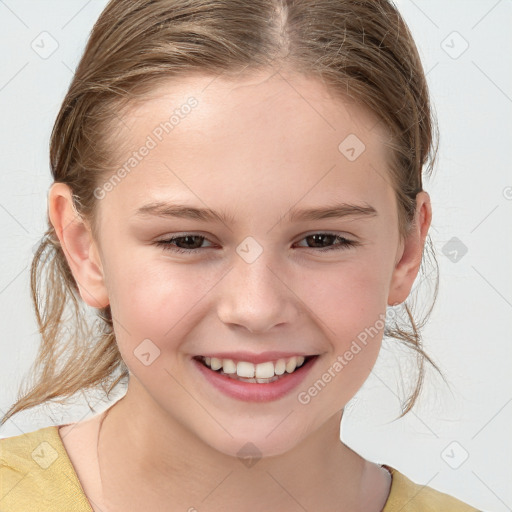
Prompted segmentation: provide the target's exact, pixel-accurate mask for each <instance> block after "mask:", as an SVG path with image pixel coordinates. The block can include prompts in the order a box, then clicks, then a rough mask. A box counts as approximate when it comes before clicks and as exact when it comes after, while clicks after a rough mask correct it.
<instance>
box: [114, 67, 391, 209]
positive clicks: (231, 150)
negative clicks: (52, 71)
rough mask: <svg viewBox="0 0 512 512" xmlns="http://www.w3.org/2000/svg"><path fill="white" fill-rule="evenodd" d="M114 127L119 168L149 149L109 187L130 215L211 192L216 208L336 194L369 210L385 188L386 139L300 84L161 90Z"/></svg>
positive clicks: (363, 112) (262, 78)
mask: <svg viewBox="0 0 512 512" xmlns="http://www.w3.org/2000/svg"><path fill="white" fill-rule="evenodd" d="M122 121H123V122H122V123H120V124H119V133H118V136H117V138H118V140H119V141H120V145H119V147H120V148H122V150H121V151H120V155H119V158H118V159H117V160H118V161H119V165H120V166H121V165H122V164H123V163H126V162H127V161H128V159H129V158H130V155H132V154H133V153H134V152H135V153H137V152H140V151H139V150H140V149H141V148H142V147H143V146H148V144H149V145H150V146H151V149H150V150H149V151H145V153H146V155H145V156H144V157H143V158H139V159H138V161H137V162H136V165H134V166H133V170H130V172H129V174H130V176H129V177H128V178H127V179H125V180H123V183H121V186H119V187H116V188H118V190H119V191H121V190H124V191H125V192H126V196H127V197H128V196H130V201H135V202H137V203H138V204H139V205H140V203H141V201H142V200H143V199H144V198H147V196H148V195H150V196H151V198H155V199H157V198H156V197H155V195H161V196H163V194H167V197H169V194H168V192H170V191H172V192H173V193H174V192H177V191H178V190H179V193H180V198H183V197H184V194H185V195H187V194H188V196H190V197H193V196H194V195H195V196H196V197H197V198H200V197H201V196H203V197H211V195H212V191H213V190H215V193H216V194H217V196H218V197H219V198H220V199H223V200H224V202H225V201H226V200H229V201H232V202H236V201H237V200H241V195H240V194H242V196H243V197H244V198H246V199H247V200H248V201H250V200H251V197H252V195H257V196H258V197H259V201H260V208H261V198H262V196H261V194H262V193H263V192H264V194H265V197H266V198H268V200H269V201H272V200H274V199H275V200H276V201H277V200H278V201H281V202H282V201H283V199H285V200H287V201H292V202H297V201H299V200H301V198H304V199H311V200H315V198H316V197H317V196H318V199H319V200H322V199H323V200H326V199H327V200H329V199H333V200H334V199H335V196H339V195H340V194H341V195H342V196H343V195H347V196H349V195H352V196H353V197H355V196H357V195H359V196H360V198H361V199H365V200H366V202H370V198H371V197H370V196H375V195H378V194H379V193H381V192H379V191H382V190H384V189H386V188H389V185H390V183H389V179H388V178H387V174H388V171H387V161H388V151H389V149H388V148H387V147H386V145H385V142H386V140H388V134H387V132H386V130H385V129H384V128H383V126H382V124H381V123H379V122H378V119H377V117H376V116H375V115H373V113H371V112H370V111H369V110H368V109H366V108H364V107H362V106H360V105H357V104H355V103H354V102H353V101H351V100H350V99H349V98H342V97H334V96H333V94H332V92H331V91H330V90H329V89H327V88H326V87H325V86H324V84H323V83H322V82H321V81H320V80H318V79H314V78H310V77H305V76H302V75H297V74H295V75H290V74H283V73H280V72H274V73H270V72H266V73H260V74H253V75H251V76H246V77H244V78H237V79H231V78H230V79H227V78H223V77H222V76H217V77H215V76H213V77H212V76H205V75H196V76H190V77H187V78H181V79H180V80H179V81H175V80H169V81H168V82H165V83H162V84H160V85H159V86H158V87H157V88H155V89H154V90H153V91H152V93H151V95H150V96H149V97H148V98H147V99H146V100H145V101H143V102H139V103H138V104H136V105H133V106H132V107H131V108H130V109H129V110H127V111H126V112H124V113H123V115H122ZM326 192H327V193H329V194H330V195H331V197H329V198H326V197H325V194H326ZM384 192H385V194H387V196H388V197H389V192H390V191H389V190H387V191H386V190H384ZM364 195H366V197H362V196H364ZM347 199H349V198H348V197H347ZM206 202H207V201H206ZM331 202H332V201H331ZM134 206H135V204H134ZM290 206H291V205H290Z"/></svg>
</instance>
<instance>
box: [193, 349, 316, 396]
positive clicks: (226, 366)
mask: <svg viewBox="0 0 512 512" xmlns="http://www.w3.org/2000/svg"><path fill="white" fill-rule="evenodd" d="M318 358H319V354H314V355H304V356H292V357H287V358H281V359H277V360H274V361H265V362H262V363H259V364H253V363H250V362H248V361H235V360H233V359H226V358H223V359H220V358H216V357H209V356H194V357H193V358H192V360H193V361H194V363H195V366H196V368H197V369H198V370H199V372H200V373H201V374H202V375H203V376H204V377H205V378H206V380H207V382H208V383H210V384H212V385H213V387H214V388H216V389H218V390H220V391H221V392H223V393H224V394H226V395H228V396H231V397H233V398H236V399H239V400H244V401H256V402H263V401H269V400H276V399H278V398H280V397H282V396H284V395H285V394H286V393H288V392H290V391H291V390H292V389H293V388H295V387H297V386H298V385H299V383H300V382H302V380H303V379H304V378H305V377H306V375H307V373H308V372H309V371H310V370H311V368H312V367H313V365H314V364H315V362H316V361H317V359H318Z"/></svg>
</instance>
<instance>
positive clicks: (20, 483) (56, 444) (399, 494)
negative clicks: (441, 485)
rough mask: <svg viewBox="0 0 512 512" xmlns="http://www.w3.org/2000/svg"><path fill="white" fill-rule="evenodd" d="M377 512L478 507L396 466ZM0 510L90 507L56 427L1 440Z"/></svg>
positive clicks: (78, 510) (467, 511) (85, 510)
mask: <svg viewBox="0 0 512 512" xmlns="http://www.w3.org/2000/svg"><path fill="white" fill-rule="evenodd" d="M384 467H385V468H386V469H388V470H389V471H390V472H391V474H392V483H391V490H390V493H389V496H388V499H387V501H386V505H385V507H384V509H383V510H382V512H479V511H478V510H477V509H476V508H473V507H471V506H469V505H467V504H466V503H463V502H462V501H459V500H457V499H456V498H453V497H451V496H449V495H447V494H444V493H441V492H439V491H436V490H435V489H432V488H430V487H424V486H422V485H418V484H416V483H414V482H412V481H411V480H409V479H408V478H407V477H405V476H404V475H403V474H402V473H400V472H399V471H397V470H396V469H394V468H392V467H390V466H387V465H384ZM0 510H1V511H2V512H92V507H91V505H90V503H89V501H88V500H87V497H86V496H85V494H84V491H83V488H82V486H81V484H80V481H79V480H78V476H77V474H76V473H75V469H74V467H73V465H72V463H71V460H70V459H69V457H68V454H67V452H66V449H65V447H64V444H63V443H62V439H61V437H60V435H59V431H58V427H56V426H50V427H45V428H42V429H39V430H35V431H33V432H29V433H27V434H21V435H18V436H13V437H7V438H5V439H0Z"/></svg>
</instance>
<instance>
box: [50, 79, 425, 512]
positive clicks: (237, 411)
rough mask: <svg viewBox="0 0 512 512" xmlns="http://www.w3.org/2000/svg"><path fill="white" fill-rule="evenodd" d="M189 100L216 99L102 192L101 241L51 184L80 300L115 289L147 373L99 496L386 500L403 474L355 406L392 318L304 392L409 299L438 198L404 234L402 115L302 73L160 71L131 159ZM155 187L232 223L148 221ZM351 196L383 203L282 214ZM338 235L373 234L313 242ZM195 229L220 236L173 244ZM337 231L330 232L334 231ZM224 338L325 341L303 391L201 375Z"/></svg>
mask: <svg viewBox="0 0 512 512" xmlns="http://www.w3.org/2000/svg"><path fill="white" fill-rule="evenodd" d="M190 96H194V97H195V98H196V99H197V100H198V106H197V107H196V108H195V109H193V110H192V112H191V113H190V114H189V115H188V116H185V117H184V119H182V120H181V121H180V123H179V124H178V125H177V126H176V127H175V128H174V130H173V131H172V132H171V133H169V134H166V135H165V136H164V138H163V140H162V141H161V142H160V143H159V144H158V145H157V147H156V148H154V149H152V150H151V152H150V153H149V154H148V155H147V156H146V157H145V158H144V159H143V160H142V161H141V162H140V163H138V165H137V167H136V168H134V169H133V170H132V171H131V172H130V173H129V174H128V175H127V176H126V177H125V178H124V179H122V180H121V182H120V183H119V184H117V185H116V186H115V187H114V188H113V190H111V191H110V192H108V193H106V194H105V197H104V198H103V199H101V200H100V202H99V213H100V218H99V232H98V238H97V239H95V238H94V237H93V236H92V234H91V231H90V228H89V225H88V223H87V221H83V220H81V219H79V218H78V217H77V216H76V215H75V214H74V212H73V208H72V206H71V201H70V191H69V188H68V187H67V186H66V185H64V184H54V185H53V186H52V187H51V189H50V193H49V212H50V218H51V221H52V224H53V225H54V227H55V229H56V232H57V234H58V236H59V239H60V240H61V243H62V246H63V248H64V251H65V254H66V258H67V260H68V262H69V265H70V267H71V270H72V272H73V275H74V277H75V279H76V281H77V283H78V284H79V287H80V292H81V295H82V298H83V300H84V301H85V302H86V303H87V304H89V305H90V306H92V307H103V306H105V305H107V304H110V306H111V310H112V314H113V318H114V328H115V332H116V336H117V342H118V346H119V349H120V352H121V354H122V357H123V359H124V361H125V363H126V364H127V366H128V368H129V369H130V381H129V386H128V391H127V393H126V396H125V397H124V398H123V399H121V400H120V401H118V402H117V403H116V404H115V405H114V407H112V409H111V411H110V413H109V415H108V416H107V419H106V420H105V422H104V424H103V428H102V430H101V443H100V464H101V478H102V486H103V496H102V497H101V500H102V501H101V503H102V504H105V505H106V504H107V503H108V504H109V506H111V507H112V508H111V509H112V510H114V509H115V507H119V508H122V507H128V508H129V509H130V510H139V509H140V510H152V509H154V510H160V509H161V510H164V509H168V507H169V503H172V504H173V509H175V510H189V509H190V507H197V509H198V510H201V511H203V510H204V511H220V510H221V509H222V510H226V509H228V510H239V511H247V512H249V511H251V512H254V511H255V510H258V511H259V510H261V511H269V510H280V511H296V510H303V509H306V510H316V511H334V510H341V509H343V510H351V511H359V510H361V511H362V510H365V511H375V512H378V511H380V510H381V509H382V507H383V506H384V503H385V501H386V499H387V496H388V493H389V486H390V476H389V474H388V473H387V471H385V470H384V469H382V468H380V467H379V466H378V465H376V464H373V463H371V462H369V461H366V460H365V459H363V458H362V457H361V456H359V455H358V454H357V453H355V452H354V451H353V450H351V449H350V447H348V446H346V445H345V444H344V443H343V442H341V441H340V421H341V417H342V413H343V408H344V406H345V405H346V404H347V402H348V401H349V400H350V399H351V398H352V397H353V396H354V395H355V393H356V392H357V391H358V389H359V388H360V387H361V386H362V385H363V383H364V382H365V380H366V379H367V377H368V376H369V374H370V372H371V370H372V368H373V366H374V364H375V361H376V359H377V356H378V353H379V350H380V346H381V341H382V335H383V329H380V330H379V332H378V334H377V335H375V336H373V337H371V338H370V339H369V341H368V343H367V344H366V345H362V344H360V345H361V350H360V351H359V352H358V353H357V355H354V357H353V359H352V360H351V361H349V362H348V363H347V364H346V365H345V366H344V367H343V370H342V371H340V372H338V373H337V374H336V377H335V378H333V379H332V380H331V382H330V383H329V384H328V385H326V386H325V388H323V389H322V391H321V392H320V393H318V394H317V395H316V396H315V397H314V398H312V399H311V401H310V402H309V403H307V404H301V403H300V402H299V401H298V400H297V394H298V392H299V391H304V390H307V389H308V388H309V387H310V386H312V385H313V383H314V382H315V381H317V380H318V379H319V378H321V376H322V374H324V373H325V372H326V371H327V370H328V369H329V368H330V367H332V365H333V363H334V361H335V360H336V358H337V357H338V356H339V355H343V354H344V353H345V352H346V351H347V350H348V349H349V347H350V346H351V343H352V341H353V340H355V339H356V338H357V336H358V334H359V333H361V332H362V331H364V329H365V328H368V327H370V326H374V325H377V326H378V325H379V323H378V319H379V315H385V313H386V306H387V305H395V304H398V303H401V302H403V301H404V300H405V299H406V298H407V296H408V295H409V292H410V290H411V288H412V285H413V282H414V279H415V277H416V275H417V273H418V270H419V266H420V263H421V256H422V251H423V247H424V243H425V238H426V235H427V232H428V228H429V226H430V222H431V217H432V213H431V205H430V198H429V196H428V194H427V193H426V192H420V193H419V194H418V196H417V210H416V224H415V226H414V228H413V229H412V230H411V232H410V234H409V235H408V236H407V238H405V239H403V240H402V239H400V237H399V232H398V211H397V206H396V199H395V195H394V192H393V189H392V188H391V186H390V184H389V178H388V177H387V176H388V175H387V169H386V161H387V158H388V156H389V155H388V149H387V147H386V146H385V143H384V141H385V140H386V137H387V134H386V131H385V129H384V128H383V127H382V126H381V125H380V124H379V123H377V121H376V118H375V117H374V116H373V115H372V114H371V113H370V112H368V111H366V110H363V108H362V107H357V106H356V105H355V104H353V103H349V102H344V101H341V100H340V99H339V98H333V97H332V96H330V95H329V93H328V91H327V90H326V89H325V88H324V86H323V85H322V84H321V83H320V82H318V81H316V80H314V79H310V78H306V77H303V76H300V75H295V74H292V73H288V74H284V73H275V72H267V73H261V74H257V75H252V76H251V77H250V78H244V79H238V80H237V81H236V82H234V81H228V80H223V79H221V78H217V79H215V80H214V81H212V78H211V77H206V76H195V77H193V78H192V77H191V78H189V79H187V80H183V81H180V83H176V82H174V83H171V82H170V83H169V84H165V85H164V86H161V87H160V88H159V89H158V90H157V91H155V95H154V97H153V99H151V100H148V101H146V102H144V103H142V104H140V105H138V106H137V107H134V108H132V109H131V110H130V111H129V112H128V113H126V115H124V116H123V124H119V128H118V129H119V131H118V135H119V141H124V142H126V144H125V145H124V146H123V148H124V149H123V151H119V153H120V154H119V162H120V165H122V164H121V162H125V161H126V159H127V158H128V157H129V155H130V153H131V152H132V151H134V150H136V149H137V148H139V147H140V146H142V145H143V144H144V141H145V140H146V137H147V136H148V134H150V133H151V132H152V130H153V129H154V128H155V126H157V125H158V124H159V123H160V122H162V121H163V120H165V119H167V118H168V117H169V115H168V114H167V113H168V112H171V111H172V110H173V109H174V108H176V107H178V106H179V105H182V104H183V103H185V101H186V99H187V98H188V97H190ZM166 114H167V115H166ZM349 134H356V135H357V137H358V138H359V139H360V140H361V141H363V142H364V144H365V146H366V149H365V150H364V151H363V153H362V154H361V155H360V156H359V157H358V158H357V159H356V160H354V161H349V160H348V159H347V158H346V157H345V156H344V155H343V154H342V153H341V152H340V151H339V150H338V145H339V144H340V143H341V142H342V141H343V140H344V139H345V138H346V137H347V136H348V135H349ZM107 177H108V176H106V178H107ZM152 200H162V201H168V202H170V201H173V200H180V202H183V203H187V204H190V205H193V206H196V207H209V208H211V209H213V210H215V211H222V212H226V213H227V214H229V215H231V216H232V219H231V221H230V222H229V223H226V224H223V223H221V222H202V221H199V220H189V219H169V218H159V217H152V216H148V217H146V218H137V217H136V215H135V210H136V209H137V208H138V207H139V206H142V205H144V204H147V203H149V202H150V201H152ZM333 201H340V202H347V203H356V204H363V203H366V204H369V205H372V206H373V207H374V208H375V209H376V210H377V212H378V215H377V216H375V217H368V218H364V217H352V218H339V219H336V218H330V219H324V220H316V221H306V222H302V221H301V222H293V223H291V222H289V221H288V220H287V219H286V217H284V215H285V214H286V213H287V212H288V211H289V210H290V209H291V208H294V207H295V208H307V207H321V206H325V204H326V203H330V202H333ZM279 221H281V222H279ZM325 231H327V232H333V233H335V234H338V235H340V236H344V237H345V238H347V239H349V240H356V241H359V242H360V245H357V246H353V247H347V248H345V249H341V250H332V251H328V252H321V251H320V249H319V248H321V247H323V246H322V245H321V243H318V242H317V245H315V244H314V240H313V241H312V240H309V242H308V239H307V238H306V237H308V236H310V235H312V234H315V233H322V232H325ZM190 232H192V234H194V235H201V236H205V237H206V239H205V241H204V242H203V245H201V246H200V247H201V249H199V251H202V252H197V253H196V254H193V253H192V254H176V253H172V252H169V251H166V250H165V249H164V248H162V247H161V246H158V245H156V244H155V241H157V240H163V239H166V238H167V239H168V238H169V237H170V236H171V235H175V236H176V235H183V233H190ZM247 236H251V237H253V238H254V239H255V240H256V241H257V242H258V243H259V244H260V246H261V247H262V249H263V252H262V253H261V255H260V256H259V257H258V258H257V259H256V260H255V261H253V262H252V263H247V262H246V261H245V260H244V259H242V258H241V257H240V256H239V255H238V254H237V252H236V248H237V246H238V245H239V244H240V243H241V242H242V241H243V240H244V239H245V238H246V237H247ZM196 242H197V240H196V239H195V238H194V239H192V241H190V240H189V241H188V246H187V245H186V244H183V243H182V245H181V247H185V248H186V247H191V248H193V247H197V246H199V243H200V241H199V242H198V244H197V245H193V244H194V243H196ZM336 243H337V241H336V240H335V239H329V238H328V239H327V241H325V242H324V246H325V247H327V246H329V245H331V246H332V245H333V244H336ZM380 318H383V317H382V316H381V317H380ZM144 339H150V340H151V341H152V342H153V343H154V344H155V345H156V346H158V347H159V349H160V351H161V352H160V356H159V357H158V358H156V359H155V360H154V361H153V362H152V363H151V364H150V365H149V366H145V365H144V364H142V363H141V361H140V360H139V359H138V358H137V357H136V355H135V354H134V350H135V349H136V348H137V346H138V345H139V344H140V343H141V341H142V340H144ZM212 350H218V351H223V350H248V351H251V352H262V351H267V350H285V351H297V352H301V353H307V354H320V355H321V356H320V358H319V360H318V361H317V363H316V367H315V368H314V369H313V371H312V372H311V373H310V374H309V375H308V376H307V378H306V380H305V381H304V382H303V383H302V384H301V385H300V386H299V389H297V390H294V391H292V392H291V393H289V394H287V395H286V396H285V397H283V398H281V399H279V400H276V401H273V402H267V403H250V402H243V401H240V400H236V399H234V398H231V397H228V396H225V395H224V394H222V393H220V392H219V391H217V390H216V389H214V388H212V387H211V386H210V385H208V384H207V382H206V381H205V380H204V379H202V378H201V376H200V375H198V372H197V371H196V370H195V369H194V368H193V366H192V363H191V360H190V358H191V357H192V356H195V355H198V354H204V353H206V352H208V351H212ZM248 441H250V442H252V443H253V444H254V445H255V446H256V447H257V448H258V450H259V452H260V453H261V457H262V458H261V459H259V460H258V461H257V462H256V464H254V465H253V466H251V467H246V465H245V464H242V463H241V461H240V460H239V458H238V457H237V452H238V450H240V448H241V447H242V446H244V445H245V444H246V443H247V442H248ZM128 454H129V456H128ZM133 482H137V485H134V484H133ZM98 499H100V498H98ZM340 504H344V506H345V508H343V507H342V506H341V505H340ZM174 506H175V508H174ZM164 507H167V508H164ZM191 510H192V509H191Z"/></svg>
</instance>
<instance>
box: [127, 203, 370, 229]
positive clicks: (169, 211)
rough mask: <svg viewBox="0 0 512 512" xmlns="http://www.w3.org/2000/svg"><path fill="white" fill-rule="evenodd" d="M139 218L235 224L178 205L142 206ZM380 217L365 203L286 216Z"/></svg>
mask: <svg viewBox="0 0 512 512" xmlns="http://www.w3.org/2000/svg"><path fill="white" fill-rule="evenodd" d="M135 216H137V217H145V216H157V217H164V218H181V219H192V220H200V221H204V222H215V221H217V222H221V223H223V224H229V223H230V222H231V223H233V222H234V220H235V217H234V216H233V215H228V214H227V213H225V212H216V211H214V210H211V209H210V208H195V207H193V206H189V205H184V204H177V203H164V202H159V201H157V202H153V203H149V204H146V205H144V206H141V207H140V208H138V209H137V210H136V212H135ZM376 216H378V212H377V210H376V209H375V208H374V207H373V206H371V205H369V204H367V203H365V204H361V205H357V204H347V203H336V204H332V205H328V206H324V207H318V208H307V209H291V210H289V212H288V213H287V214H286V215H285V217H286V218H287V219H288V221H289V222H297V221H303V222H304V221H308V220H322V219H330V218H344V217H363V218H370V217H376Z"/></svg>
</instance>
